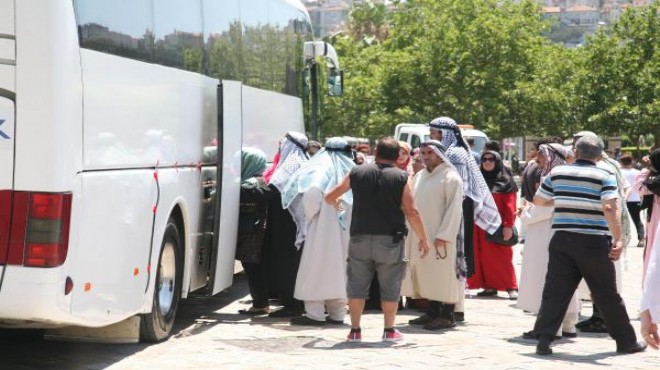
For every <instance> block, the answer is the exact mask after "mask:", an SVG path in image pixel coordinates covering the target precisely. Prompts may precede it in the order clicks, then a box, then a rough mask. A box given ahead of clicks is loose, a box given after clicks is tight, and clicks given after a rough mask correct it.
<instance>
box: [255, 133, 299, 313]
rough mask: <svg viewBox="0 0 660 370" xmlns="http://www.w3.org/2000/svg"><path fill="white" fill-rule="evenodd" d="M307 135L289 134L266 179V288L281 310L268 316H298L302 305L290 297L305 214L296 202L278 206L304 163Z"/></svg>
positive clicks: (297, 263) (296, 268)
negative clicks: (297, 224)
mask: <svg viewBox="0 0 660 370" xmlns="http://www.w3.org/2000/svg"><path fill="white" fill-rule="evenodd" d="M307 142H308V139H307V136H305V135H304V134H301V133H299V132H293V131H290V132H288V133H287V134H286V136H285V138H284V139H283V140H282V141H281V143H280V150H279V153H280V160H279V162H278V164H277V167H276V168H275V171H274V172H273V175H272V177H271V178H270V183H269V186H268V187H269V189H270V190H271V192H272V193H273V194H274V195H273V196H271V197H270V199H269V205H268V219H267V221H266V222H267V223H266V225H267V226H266V236H265V238H264V245H265V248H266V261H265V262H266V266H267V272H268V277H269V283H270V286H269V287H268V291H269V292H271V293H277V295H278V298H279V300H280V304H282V305H283V306H284V308H283V309H281V310H278V311H273V312H271V313H270V314H269V316H271V317H291V316H299V315H300V314H302V312H303V303H302V302H301V301H299V300H297V299H295V298H294V297H293V291H294V287H295V284H296V275H297V273H298V266H299V264H300V257H301V254H302V250H301V248H302V243H303V241H304V237H305V227H296V223H302V225H304V222H305V215H304V212H303V210H302V203H301V202H300V200H299V199H297V200H295V201H292V202H291V203H290V204H289V206H288V208H284V207H283V206H282V194H283V192H284V189H285V186H286V184H287V183H288V182H289V179H290V178H291V176H293V174H294V173H295V172H296V171H297V170H298V169H299V168H300V167H301V166H302V165H303V164H304V163H306V162H307Z"/></svg>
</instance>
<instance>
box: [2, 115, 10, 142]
mask: <svg viewBox="0 0 660 370" xmlns="http://www.w3.org/2000/svg"><path fill="white" fill-rule="evenodd" d="M3 123H5V120H4V119H0V126H2V124H3ZM0 137H1V138H3V139H11V138H10V137H9V135H7V134H5V133H4V132H2V129H1V128H0Z"/></svg>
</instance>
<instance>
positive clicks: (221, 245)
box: [208, 81, 243, 295]
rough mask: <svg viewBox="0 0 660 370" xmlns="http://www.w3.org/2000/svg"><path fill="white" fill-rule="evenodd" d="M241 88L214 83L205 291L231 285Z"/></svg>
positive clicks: (230, 83)
mask: <svg viewBox="0 0 660 370" xmlns="http://www.w3.org/2000/svg"><path fill="white" fill-rule="evenodd" d="M242 89H243V86H242V84H241V83H240V82H236V81H222V83H221V84H220V85H219V86H218V93H217V101H218V105H217V106H218V140H217V141H218V148H217V149H218V158H217V163H218V171H217V176H216V189H215V191H216V194H218V196H217V203H216V204H217V207H216V211H215V221H214V233H213V250H212V254H211V256H212V257H211V271H210V273H211V274H210V279H209V289H208V293H209V294H210V295H213V294H216V293H218V292H220V291H222V290H224V289H226V288H228V287H229V286H231V284H232V281H233V277H234V254H235V251H236V233H237V231H238V211H239V204H240V203H239V201H240V191H241V148H242V143H243V129H242V126H243V123H242V120H243V118H242V116H243V112H242Z"/></svg>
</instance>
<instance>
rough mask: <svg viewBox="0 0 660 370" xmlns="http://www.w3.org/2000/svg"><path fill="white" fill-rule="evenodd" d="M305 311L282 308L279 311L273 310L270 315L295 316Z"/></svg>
mask: <svg viewBox="0 0 660 370" xmlns="http://www.w3.org/2000/svg"><path fill="white" fill-rule="evenodd" d="M302 314H303V313H302V312H300V311H296V310H292V309H289V308H281V309H279V310H277V311H271V313H269V314H268V317H295V316H301V315H302Z"/></svg>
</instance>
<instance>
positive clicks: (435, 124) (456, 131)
mask: <svg viewBox="0 0 660 370" xmlns="http://www.w3.org/2000/svg"><path fill="white" fill-rule="evenodd" d="M429 126H430V128H431V129H435V130H441V131H442V141H441V143H442V146H443V147H445V148H446V151H445V153H446V155H447V158H449V161H450V162H451V163H452V164H453V165H454V167H455V168H456V171H457V172H458V174H459V175H461V178H462V179H463V190H464V192H465V196H467V197H469V198H470V199H472V200H473V201H474V223H476V224H477V226H479V227H480V228H482V229H483V230H485V231H486V232H487V233H489V234H493V233H494V232H495V231H497V229H498V228H499V227H500V224H502V219H501V218H500V213H499V211H498V210H497V206H496V205H495V200H494V199H493V195H492V194H491V193H490V190H489V189H488V186H487V185H486V181H485V180H484V177H483V176H482V175H481V170H480V169H479V166H478V165H477V162H476V161H475V160H474V157H473V156H472V154H471V153H470V150H469V149H468V148H469V147H468V145H467V143H466V142H465V140H463V136H462V135H461V130H460V128H459V127H458V125H457V124H456V121H454V120H453V119H451V118H449V117H438V118H436V119H434V120H433V121H431V123H430V124H429Z"/></svg>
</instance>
